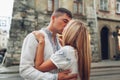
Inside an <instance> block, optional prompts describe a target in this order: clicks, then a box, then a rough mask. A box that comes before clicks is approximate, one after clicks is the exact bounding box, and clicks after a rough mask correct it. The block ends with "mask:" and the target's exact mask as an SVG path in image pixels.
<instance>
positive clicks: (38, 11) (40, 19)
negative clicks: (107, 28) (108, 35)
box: [8, 0, 100, 61]
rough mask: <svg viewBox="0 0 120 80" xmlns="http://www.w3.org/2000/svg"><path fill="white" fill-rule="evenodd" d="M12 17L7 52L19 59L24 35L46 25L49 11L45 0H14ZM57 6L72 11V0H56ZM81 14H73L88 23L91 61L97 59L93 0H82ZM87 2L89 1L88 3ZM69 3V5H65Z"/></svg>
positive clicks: (96, 35)
mask: <svg viewBox="0 0 120 80" xmlns="http://www.w3.org/2000/svg"><path fill="white" fill-rule="evenodd" d="M14 1H15V2H14V9H13V18H12V25H11V29H10V39H9V42H8V53H9V54H11V55H10V56H11V58H14V56H15V55H16V54H19V56H18V58H16V59H18V61H19V59H20V53H21V47H22V43H23V39H24V38H25V36H26V35H27V34H28V33H30V32H31V31H33V30H39V29H40V28H42V27H46V26H47V25H48V23H49V20H50V16H51V13H50V14H49V13H47V10H48V7H47V0H14ZM58 1H59V7H64V8H67V9H69V10H70V11H72V12H73V0H70V1H69V2H68V0H58ZM83 1H84V2H83V3H84V13H83V15H74V18H75V19H79V20H82V21H84V22H85V23H86V24H90V25H89V27H88V28H89V30H90V35H91V39H92V40H91V41H92V42H91V48H92V59H93V61H99V60H100V59H99V58H100V57H99V52H98V40H97V39H98V34H97V31H98V29H97V26H96V17H95V14H94V5H93V1H94V0H91V1H89V0H83ZM88 2H89V3H88ZM66 3H67V4H69V5H66Z"/></svg>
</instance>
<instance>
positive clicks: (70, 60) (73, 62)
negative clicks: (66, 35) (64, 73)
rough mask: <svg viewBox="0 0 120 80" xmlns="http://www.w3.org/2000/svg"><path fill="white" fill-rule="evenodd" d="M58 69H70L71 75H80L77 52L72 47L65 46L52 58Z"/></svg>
mask: <svg viewBox="0 0 120 80" xmlns="http://www.w3.org/2000/svg"><path fill="white" fill-rule="evenodd" d="M50 59H51V61H52V62H53V63H54V64H55V65H56V66H57V68H58V69H62V70H66V69H70V70H71V71H72V72H71V73H78V64H77V63H78V56H77V51H76V50H75V49H74V48H73V47H71V46H64V47H62V48H61V49H60V50H58V51H57V52H56V53H55V54H52V56H51V57H50Z"/></svg>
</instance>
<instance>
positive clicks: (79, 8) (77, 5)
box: [73, 0, 83, 14]
mask: <svg viewBox="0 0 120 80" xmlns="http://www.w3.org/2000/svg"><path fill="white" fill-rule="evenodd" d="M73 13H74V14H82V13H83V0H74V4H73Z"/></svg>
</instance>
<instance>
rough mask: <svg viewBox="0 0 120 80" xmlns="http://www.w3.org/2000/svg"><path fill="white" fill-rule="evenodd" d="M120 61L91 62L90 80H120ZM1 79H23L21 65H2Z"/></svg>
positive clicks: (0, 70)
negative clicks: (20, 72)
mask: <svg viewBox="0 0 120 80" xmlns="http://www.w3.org/2000/svg"><path fill="white" fill-rule="evenodd" d="M119 76H120V61H110V60H108V61H101V62H96V63H92V64H91V79H90V80H120V78H119ZM0 80H23V78H21V77H20V75H19V65H14V66H10V67H5V66H2V65H1V66H0Z"/></svg>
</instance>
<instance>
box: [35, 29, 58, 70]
mask: <svg viewBox="0 0 120 80" xmlns="http://www.w3.org/2000/svg"><path fill="white" fill-rule="evenodd" d="M33 34H34V35H35V37H36V39H37V40H38V42H39V44H38V48H37V50H36V57H35V68H36V69H38V70H40V71H43V72H46V71H50V70H52V69H56V68H57V67H56V66H55V65H54V64H53V63H52V61H51V60H50V59H49V60H47V61H45V62H44V45H45V41H44V35H43V34H42V33H38V32H36V31H35V32H33Z"/></svg>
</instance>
